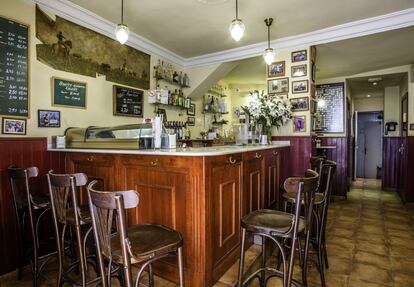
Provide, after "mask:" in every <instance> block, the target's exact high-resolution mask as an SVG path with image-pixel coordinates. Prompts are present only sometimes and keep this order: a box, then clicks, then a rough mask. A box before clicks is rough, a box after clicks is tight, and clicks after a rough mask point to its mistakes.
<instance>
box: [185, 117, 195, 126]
mask: <svg viewBox="0 0 414 287" xmlns="http://www.w3.org/2000/svg"><path fill="white" fill-rule="evenodd" d="M187 125H188V126H192V127H193V126H195V117H188V118H187Z"/></svg>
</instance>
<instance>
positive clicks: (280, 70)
mask: <svg viewBox="0 0 414 287" xmlns="http://www.w3.org/2000/svg"><path fill="white" fill-rule="evenodd" d="M267 69H268V70H267V76H268V78H275V77H283V76H284V75H285V61H280V62H274V63H272V64H271V65H269V66H268V67H267Z"/></svg>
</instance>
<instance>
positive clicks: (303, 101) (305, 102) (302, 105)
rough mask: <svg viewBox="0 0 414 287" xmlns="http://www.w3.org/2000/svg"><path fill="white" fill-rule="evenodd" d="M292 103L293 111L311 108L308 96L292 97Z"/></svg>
mask: <svg viewBox="0 0 414 287" xmlns="http://www.w3.org/2000/svg"><path fill="white" fill-rule="evenodd" d="M290 104H291V105H292V112H301V111H308V110H309V98H308V97H302V98H294V99H290Z"/></svg>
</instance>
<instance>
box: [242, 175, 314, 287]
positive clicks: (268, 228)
mask: <svg viewBox="0 0 414 287" xmlns="http://www.w3.org/2000/svg"><path fill="white" fill-rule="evenodd" d="M318 179H319V175H318V173H317V172H315V171H313V170H307V171H306V173H305V176H304V177H303V178H288V179H286V181H285V183H284V186H285V189H286V190H289V191H295V192H296V195H297V200H300V198H302V199H303V201H304V202H305V204H304V207H305V216H304V217H301V216H300V211H301V206H300V205H296V208H295V211H294V214H291V213H287V212H283V211H277V210H269V209H262V210H256V211H253V212H252V213H250V214H248V215H246V216H245V217H243V218H242V220H241V227H242V242H241V248H240V262H239V276H238V286H239V287H244V286H246V285H247V284H248V283H249V282H250V281H251V280H252V279H253V278H255V277H257V278H259V280H260V286H266V284H267V281H268V280H269V279H270V278H271V277H274V276H278V277H282V278H283V286H284V287H288V286H291V284H292V283H293V284H294V285H295V286H302V284H301V282H299V281H298V280H296V279H293V278H292V274H293V267H294V260H295V252H296V244H297V241H298V240H297V239H298V236H299V234H307V235H308V234H309V230H310V226H311V224H310V222H311V221H312V208H313V203H314V198H315V191H316V188H317V186H318ZM246 232H249V233H252V234H254V235H259V236H262V239H263V240H262V256H263V258H262V266H261V268H259V269H258V270H256V271H255V272H253V274H251V275H250V276H249V277H248V278H247V279H245V280H243V265H244V248H245V241H246ZM308 236H309V235H308ZM265 238H268V239H270V240H271V241H272V242H274V243H275V244H276V245H277V246H278V248H279V252H280V254H281V259H282V267H283V269H282V271H280V270H278V269H276V268H272V267H267V266H266V260H265V258H264V256H265ZM287 240H290V246H288V245H287V244H285V243H286V241H287ZM288 252H290V255H289V256H288V254H287V253H288ZM266 271H269V272H270V273H271V274H272V275H270V276H268V277H267V278H266ZM259 274H260V275H259Z"/></svg>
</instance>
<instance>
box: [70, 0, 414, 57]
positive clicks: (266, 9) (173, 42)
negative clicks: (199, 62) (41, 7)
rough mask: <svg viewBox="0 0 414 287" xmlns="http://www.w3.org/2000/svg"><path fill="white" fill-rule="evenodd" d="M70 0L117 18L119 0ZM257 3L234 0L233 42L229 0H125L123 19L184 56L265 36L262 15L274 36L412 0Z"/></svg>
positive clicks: (402, 6) (405, 6)
mask: <svg viewBox="0 0 414 287" xmlns="http://www.w3.org/2000/svg"><path fill="white" fill-rule="evenodd" d="M71 2H73V3H75V4H77V5H79V6H81V7H83V8H86V9H87V10H89V11H91V12H93V13H95V14H97V15H99V16H101V17H103V18H105V19H107V20H109V21H111V22H113V23H119V22H120V14H121V13H120V11H121V0H117V1H114V0H71ZM206 2H207V3H215V2H217V4H206ZM258 2H259V1H257V0H255V1H254V0H240V1H239V7H240V10H239V16H240V18H241V19H242V20H243V21H244V23H245V25H246V32H245V36H244V37H243V38H242V40H241V41H240V42H238V43H236V42H235V41H234V40H233V39H232V38H231V37H230V35H229V32H228V27H229V24H230V22H231V20H232V19H233V18H234V17H235V1H234V0H174V1H171V0H156V1H154V0H152V1H150V0H147V1H137V0H124V6H125V15H124V22H125V24H127V25H128V26H129V28H130V29H131V30H132V31H133V32H135V33H137V34H139V35H141V36H143V37H145V38H147V39H149V40H151V41H152V42H154V43H156V44H158V45H160V46H162V47H164V48H166V49H169V50H170V51H173V52H175V53H176V54H178V55H180V56H182V57H186V58H187V57H194V56H199V55H205V54H209V53H214V52H218V51H223V50H227V49H232V48H237V47H241V46H245V45H250V44H254V43H258V42H262V41H265V40H266V37H267V33H266V27H265V24H264V22H263V20H264V19H265V18H267V17H273V18H275V22H274V24H273V26H272V33H271V38H272V40H273V39H279V38H282V37H288V36H293V35H298V34H302V33H307V32H311V31H315V30H319V29H323V28H327V27H331V26H335V25H340V24H344V23H347V22H351V21H356V20H361V19H365V18H369V17H374V16H379V15H383V14H387V13H391V12H395V11H399V10H403V9H408V8H411V7H413V6H414V1H413V0H393V1H389V0H364V1H361V0H347V1H327V0H313V1H312V3H311V4H310V3H309V1H307V0H290V1H287V0H285V1H274V0H260V5H258ZM270 11H271V12H270ZM321 11H323V12H321Z"/></svg>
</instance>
